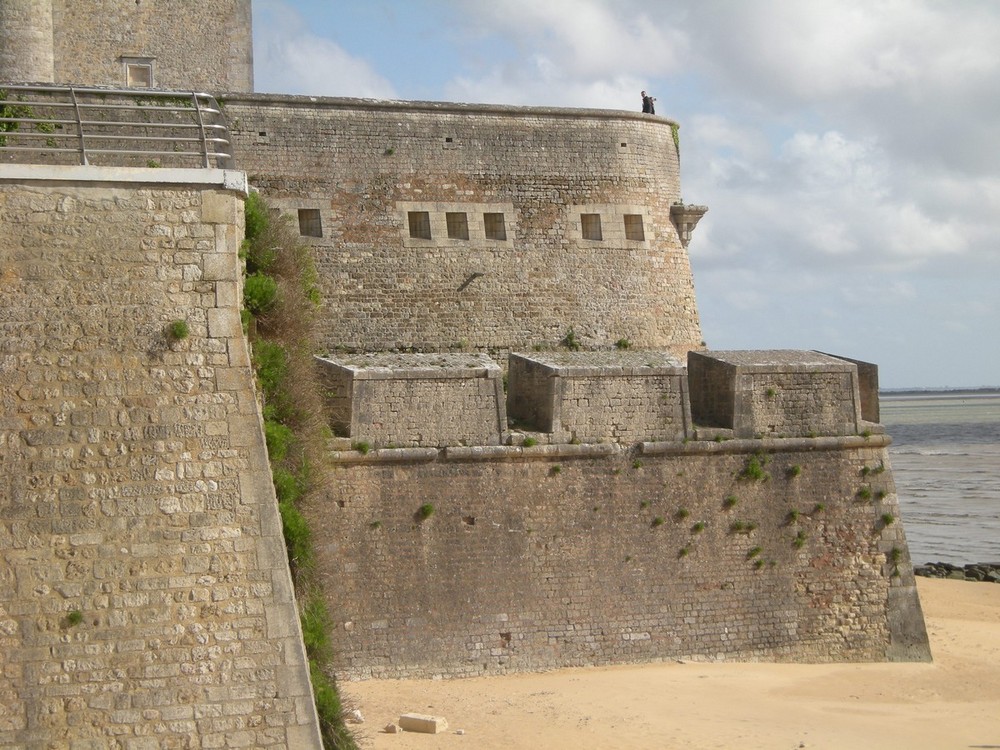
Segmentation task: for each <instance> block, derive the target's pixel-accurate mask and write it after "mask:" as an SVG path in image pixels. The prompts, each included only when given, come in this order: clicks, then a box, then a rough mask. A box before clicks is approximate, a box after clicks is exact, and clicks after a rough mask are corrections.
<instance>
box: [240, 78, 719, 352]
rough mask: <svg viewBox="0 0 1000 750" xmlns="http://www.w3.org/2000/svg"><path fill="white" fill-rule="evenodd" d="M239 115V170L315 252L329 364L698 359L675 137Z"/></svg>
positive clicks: (266, 101)
mask: <svg viewBox="0 0 1000 750" xmlns="http://www.w3.org/2000/svg"><path fill="white" fill-rule="evenodd" d="M225 111H226V115H227V117H228V119H229V123H230V129H231V132H232V134H233V141H234V148H235V152H236V155H237V160H238V163H239V164H240V167H241V168H242V169H244V170H245V171H246V172H247V173H248V174H249V175H250V178H251V182H252V183H253V184H254V186H255V187H258V188H259V189H260V190H261V192H262V193H263V194H264V195H265V196H267V198H268V200H269V201H270V202H271V203H272V204H273V205H275V206H276V207H278V208H280V209H281V210H282V211H283V213H284V214H286V215H287V216H288V217H290V219H291V220H292V221H298V222H299V227H300V231H301V232H302V235H303V238H302V239H303V241H304V242H306V243H308V244H309V245H310V246H311V247H313V248H314V251H315V256H316V263H317V269H318V271H319V275H320V280H321V286H322V294H323V313H322V314H323V317H324V319H325V321H326V325H325V326H324V333H323V335H324V341H323V344H324V346H325V347H326V348H327V349H328V350H329V351H337V350H340V351H344V350H347V351H361V352H374V351H392V350H405V351H410V350H414V349H415V350H417V351H425V352H434V351H447V350H452V349H454V348H457V347H459V345H460V346H461V348H462V349H464V350H465V351H480V352H484V351H490V352H493V353H494V354H497V353H502V354H506V353H507V352H509V351H511V350H518V351H532V349H533V348H534V347H536V346H537V345H540V344H541V345H555V344H556V343H558V342H559V341H560V340H561V339H563V337H564V336H565V335H566V334H567V332H568V331H569V329H570V328H572V329H573V330H574V332H575V335H576V337H577V338H578V339H579V341H580V342H581V343H582V344H583V345H584V347H586V348H601V347H603V348H610V347H611V346H612V345H613V344H614V343H615V342H616V341H618V340H620V339H627V340H629V341H630V342H631V343H632V345H633V346H635V347H637V348H643V349H662V350H665V351H668V352H670V353H671V354H673V355H674V356H676V357H680V358H683V357H684V356H685V355H686V353H687V352H688V350H690V349H697V348H700V347H701V345H702V344H701V328H700V325H699V322H698V313H697V308H696V305H695V296H694V284H693V281H692V277H691V268H690V264H689V262H688V257H687V253H686V252H685V250H684V247H683V246H682V244H681V241H680V238H679V237H678V234H677V228H676V227H675V226H674V224H673V222H672V220H671V214H670V206H671V205H672V204H673V203H674V202H675V201H678V200H680V162H679V156H678V152H677V148H676V146H675V144H674V139H673V133H672V130H671V123H670V122H669V121H667V120H664V119H660V118H653V119H651V118H649V117H643V116H641V115H639V114H634V113H629V112H610V111H601V110H568V109H551V108H546V109H543V108H537V107H536V108H527V107H501V106H487V105H461V104H433V103H428V102H376V101H369V100H351V99H322V98H320V99H317V98H312V97H291V96H273V95H268V96H264V95H252V96H240V95H237V96H227V97H226V104H225ZM584 216H586V217H588V225H587V230H588V231H586V232H585V231H584V220H583V217H584ZM411 222H412V223H411ZM449 222H450V223H449ZM626 222H628V229H626Z"/></svg>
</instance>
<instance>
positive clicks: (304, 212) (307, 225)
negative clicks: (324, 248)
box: [299, 208, 323, 237]
mask: <svg viewBox="0 0 1000 750" xmlns="http://www.w3.org/2000/svg"><path fill="white" fill-rule="evenodd" d="M299 234H301V235H302V236H303V237H322V236H323V219H322V218H321V217H320V215H319V209H318V208H300V209H299Z"/></svg>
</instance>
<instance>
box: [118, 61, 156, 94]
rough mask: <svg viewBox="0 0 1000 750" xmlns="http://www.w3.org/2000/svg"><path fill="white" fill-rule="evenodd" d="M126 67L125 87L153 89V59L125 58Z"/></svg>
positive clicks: (123, 62)
mask: <svg viewBox="0 0 1000 750" xmlns="http://www.w3.org/2000/svg"><path fill="white" fill-rule="evenodd" d="M121 61H122V64H123V65H124V66H125V87H126V88H130V89H151V88H153V58H151V57H123V58H121Z"/></svg>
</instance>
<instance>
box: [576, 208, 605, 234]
mask: <svg viewBox="0 0 1000 750" xmlns="http://www.w3.org/2000/svg"><path fill="white" fill-rule="evenodd" d="M580 229H581V230H582V231H583V239H585V240H601V239H604V237H603V235H602V234H601V215H600V214H580Z"/></svg>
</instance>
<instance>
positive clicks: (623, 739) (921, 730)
mask: <svg viewBox="0 0 1000 750" xmlns="http://www.w3.org/2000/svg"><path fill="white" fill-rule="evenodd" d="M917 588H918V590H919V592H920V599H921V604H922V606H923V609H924V613H925V617H926V621H927V630H928V634H929V636H930V639H931V650H932V652H933V655H934V662H933V663H930V664H733V663H722V664H705V663H686V664H677V663H672V662H671V663H664V664H646V665H636V666H621V667H598V668H589V669H563V670H557V671H553V672H546V673H543V674H523V675H509V676H505V677H477V678H472V679H465V680H384V681H382V680H371V681H368V682H343V683H341V690H342V691H343V694H344V697H345V700H346V702H347V703H348V704H349V705H356V706H357V707H359V708H360V709H361V710H362V711H363V712H364V713H365V715H366V716H371V717H373V718H374V719H375V720H374V721H373V722H372V725H374V726H372V725H368V727H371V728H368V727H366V728H363V729H359V730H357V736H358V738H359V739H360V740H361V742H362V746H363V747H364V748H366V750H367V749H368V748H372V749H373V750H381V748H395V749H396V750H404V749H406V748H417V747H419V748H428V747H430V745H428V744H427V742H428V741H431V742H433V747H434V748H453V747H454V748H458V747H464V748H473V747H475V748H476V749H477V750H491V749H492V748H496V749H497V750H499V749H501V748H502V749H503V750H511V748H515V749H516V748H542V747H544V748H547V749H549V750H583V748H602V749H604V750H615V749H616V748H620V749H621V750H625V749H626V748H628V749H629V750H634V749H636V748H638V749H640V750H641V749H643V748H657V749H658V750H662V749H666V750H670V749H671V748H678V749H680V748H684V749H685V750H698V749H700V748H735V747H744V748H768V749H769V750H771V749H777V750H783V749H784V748H787V749H788V750H793V749H794V748H799V747H800V746H802V747H806V748H819V749H822V750H840V749H841V748H843V750H862V749H863V750H883V749H884V750H898V748H904V747H905V748H907V750H941V749H942V748H944V749H947V748H967V747H977V746H978V747H989V746H1000V585H997V584H988V583H967V582H964V581H950V580H932V579H927V578H919V579H917ZM411 707H414V708H419V709H422V710H426V711H428V712H434V713H440V714H444V715H447V716H448V717H449V718H450V719H451V720H452V721H453V722H454V723H456V724H457V725H458V726H461V727H463V728H464V729H465V734H464V736H463V735H456V734H439V735H436V736H435V737H434V738H430V737H427V736H426V735H418V734H412V733H408V732H404V733H402V734H397V735H386V734H383V733H380V732H378V731H377V730H376V729H374V727H376V726H381V725H382V724H383V723H385V722H386V721H389V720H391V719H393V718H395V717H397V716H398V715H399V711H400V709H404V710H405V709H409V708H411Z"/></svg>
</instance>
